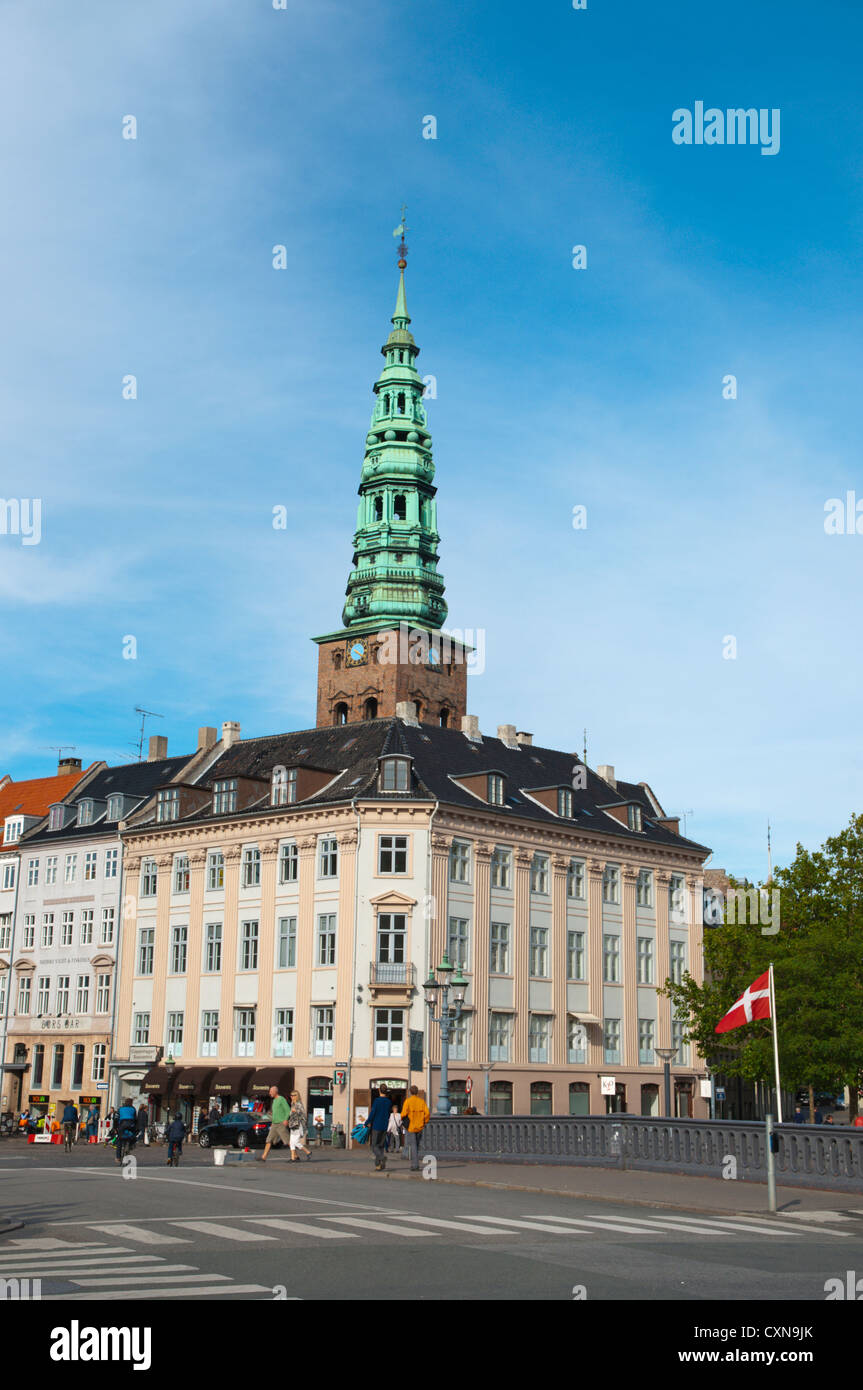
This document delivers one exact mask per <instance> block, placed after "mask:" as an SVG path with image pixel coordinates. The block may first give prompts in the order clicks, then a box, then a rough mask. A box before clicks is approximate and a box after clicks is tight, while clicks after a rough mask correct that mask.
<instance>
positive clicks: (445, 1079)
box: [423, 955, 468, 1115]
mask: <svg viewBox="0 0 863 1390" xmlns="http://www.w3.org/2000/svg"><path fill="white" fill-rule="evenodd" d="M437 973H438V975H439V976H440V979H435V974H434V971H429V977H428V979H427V980H426V982H425V984H424V985H423V992H424V994H425V997H426V1004H427V1005H428V1011H429V1022H431V1023H437V1024H438V1026H439V1028H440V1089H439V1091H438V1098H437V1105H436V1106H435V1112H436V1114H438V1115H448V1114H449V1109H450V1106H449V1044H450V1036H451V1032H452V1028H453V1026H454V1025H455V1024H456V1023H458V1021H459V1019H460V1018H461V1011H462V1005H463V1004H464V992H465V990H466V989H467V984H468V982H467V980H466V979H465V978H464V976H463V975H462V973H461V970H460V969H457V968H456V967H455V966H454V965H451V964H450V961H449V959H448V958H447V956H446V955H444V958H443V960H442V961H441V963H440V965H439V966H438V968H437ZM450 990H452V999H453V1002H452V1005H450V1002H449V996H450ZM438 995H440V1004H439V1008H438V1011H437V1013H435V1004H436V1003H437V1002H438Z"/></svg>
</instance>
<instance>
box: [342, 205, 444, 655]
mask: <svg viewBox="0 0 863 1390" xmlns="http://www.w3.org/2000/svg"><path fill="white" fill-rule="evenodd" d="M405 230H406V229H405V227H404V224H402V226H400V227H399V228H397V229H396V235H398V234H399V233H400V234H401V238H402V240H401V244H400V246H399V262H398V264H399V271H400V275H399V290H398V298H397V300H396V311H395V313H394V314H393V317H392V324H393V329H392V332H391V333H390V335H389V337H388V338H387V341H386V342H385V344H384V346H383V347H382V348H381V352H382V354H383V358H384V369H383V371H382V372H381V375H380V376H379V378H378V380H377V381H376V382H375V387H374V390H375V396H376V403H375V408H374V412H373V414H372V421H371V428H370V430H369V433H368V434H367V435H366V449H365V459H364V461H363V471H362V477H361V479H360V486H359V496H360V505H359V512H358V516H357V530H356V534H355V535H354V568H353V569H352V570H351V574H350V577H349V579H348V587H347V600H346V602H345V607H344V611H343V613H342V620H343V622H344V624H345V627H346V628H348V629H351V630H357V629H363V630H365V631H370V630H372V629H374V628H381V627H385V626H387V625H389V624H392V623H400V622H402V621H404V622H409V623H411V624H413V625H414V626H418V627H424V628H432V629H437V628H440V627H442V625H443V623H444V620H445V618H446V613H447V606H446V603H445V601H444V596H443V594H444V582H443V578H442V576H441V575H440V574H438V571H437V566H438V554H437V546H438V542H439V540H440V537H439V535H438V532H437V504H436V503H435V500H434V498H435V492H436V489H435V488H434V487H433V486H432V480H433V478H434V463H433V462H432V451H431V435H430V434H429V431H428V420H427V417H426V412H425V407H424V405H423V389H424V388H423V382H422V378H421V377H420V375H419V373H418V372H417V369H416V359H417V356H418V355H419V348H418V347H417V345H416V343H415V342H414V340H413V337H412V335H411V332H410V329H409V327H408V325H409V324H410V316H409V314H408V309H407V299H406V296H405V274H404V273H405V266H406V264H407V260H406V257H407V247H406V246H405V242H404V233H405Z"/></svg>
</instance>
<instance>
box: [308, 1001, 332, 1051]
mask: <svg viewBox="0 0 863 1390" xmlns="http://www.w3.org/2000/svg"><path fill="white" fill-rule="evenodd" d="M333 1013H334V1010H333V1009H332V1008H323V1009H313V1010H312V1052H313V1054H314V1056H315V1057H332V1055H333Z"/></svg>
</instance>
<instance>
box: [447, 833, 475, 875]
mask: <svg viewBox="0 0 863 1390" xmlns="http://www.w3.org/2000/svg"><path fill="white" fill-rule="evenodd" d="M449 876H450V881H451V882H452V883H470V845H468V844H465V842H464V840H453V842H452V844H451V845H450V850H449Z"/></svg>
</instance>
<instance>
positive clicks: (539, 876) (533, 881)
mask: <svg viewBox="0 0 863 1390" xmlns="http://www.w3.org/2000/svg"><path fill="white" fill-rule="evenodd" d="M530 891H531V893H547V892H548V855H547V854H535V855H534V856H533V859H532V860H531V864H530Z"/></svg>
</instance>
